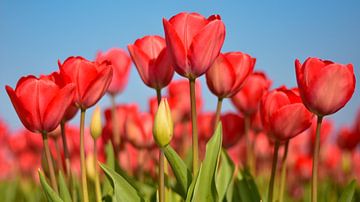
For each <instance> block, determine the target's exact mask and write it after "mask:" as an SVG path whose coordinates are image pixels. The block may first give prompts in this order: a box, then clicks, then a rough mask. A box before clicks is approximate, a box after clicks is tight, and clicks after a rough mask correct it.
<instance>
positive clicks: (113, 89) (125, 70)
mask: <svg viewBox="0 0 360 202" xmlns="http://www.w3.org/2000/svg"><path fill="white" fill-rule="evenodd" d="M96 61H97V62H98V63H99V64H101V63H103V62H104V61H110V62H111V64H112V67H113V76H112V80H111V83H110V85H109V88H108V89H107V92H108V93H110V94H112V95H115V94H118V93H121V92H122V91H123V90H124V88H125V86H126V84H127V82H128V78H129V73H130V67H131V59H130V57H129V55H128V54H127V53H126V52H125V51H124V50H123V49H121V48H112V49H110V50H108V51H107V52H105V53H103V52H98V54H97V55H96Z"/></svg>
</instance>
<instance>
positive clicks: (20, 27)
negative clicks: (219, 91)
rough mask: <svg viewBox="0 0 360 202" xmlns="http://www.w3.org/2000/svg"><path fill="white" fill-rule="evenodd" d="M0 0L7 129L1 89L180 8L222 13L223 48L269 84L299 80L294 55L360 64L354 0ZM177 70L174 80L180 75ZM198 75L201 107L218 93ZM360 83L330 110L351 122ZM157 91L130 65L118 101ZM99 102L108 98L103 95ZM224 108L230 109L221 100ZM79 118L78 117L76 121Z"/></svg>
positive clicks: (159, 30) (132, 36)
mask: <svg viewBox="0 0 360 202" xmlns="http://www.w3.org/2000/svg"><path fill="white" fill-rule="evenodd" d="M257 2H258V3H255V1H251V2H250V1H248V2H240V1H229V0H221V1H195V0H194V1H169V0H163V1H136V0H134V1H72V2H71V3H70V1H68V2H65V1H61V2H60V1H59V2H54V1H31V2H30V1H22V2H20V1H19V2H16V1H3V0H2V1H0V86H1V88H2V90H0V104H1V107H0V117H1V118H2V119H4V120H5V121H6V122H7V123H9V124H10V126H11V127H12V128H17V127H20V126H21V123H20V121H19V119H18V117H17V115H16V113H15V110H14V109H13V107H12V105H11V103H10V100H9V98H8V96H7V94H6V92H5V89H4V86H5V85H6V84H8V85H10V86H13V87H14V86H15V85H16V82H17V80H18V79H19V78H20V77H21V76H23V75H28V74H34V75H39V74H46V73H50V72H52V71H55V70H56V69H57V60H58V59H60V60H62V61H63V60H64V59H66V58H67V57H68V56H71V55H81V56H84V57H86V58H88V59H93V58H94V56H95V53H96V52H97V51H98V50H107V49H108V48H111V47H121V48H125V47H126V45H127V44H129V43H133V42H134V41H135V40H136V39H137V38H140V37H142V36H144V35H152V34H158V35H163V27H162V18H163V17H165V18H170V17H171V16H173V15H175V14H177V13H179V12H182V11H191V12H199V13H201V14H203V15H205V16H208V15H211V14H220V15H221V17H222V19H223V21H224V22H225V25H226V39H225V44H224V46H223V49H222V50H223V51H225V52H226V51H242V52H246V53H249V54H250V55H252V56H253V57H256V58H257V64H256V67H255V69H257V70H263V71H265V72H266V73H267V74H268V75H269V76H270V78H271V79H272V80H273V81H274V83H273V87H277V86H279V85H282V84H286V85H287V86H289V87H292V86H295V85H296V79H295V72H294V60H295V59H296V58H299V59H300V60H301V61H304V60H305V59H306V58H307V57H309V56H313V57H319V58H323V59H329V60H333V61H335V62H339V63H353V64H354V69H355V73H356V77H357V78H359V66H360V21H359V19H360V12H359V8H360V3H359V1H358V2H356V1H342V2H340V1H322V3H321V2H320V1H298V2H294V1H276V2H275V1H274V2H272V3H270V2H269V1H261V2H260V1H257ZM178 78H179V77H176V78H175V79H178ZM201 80H202V82H203V84H204V85H203V86H202V89H203V97H204V99H205V103H206V104H205V110H214V109H215V106H216V99H215V97H214V96H213V95H211V94H210V93H209V91H208V90H207V87H206V85H205V82H204V78H202V79H201ZM358 89H359V85H357V86H356V90H355V93H354V96H353V98H352V99H351V101H350V102H349V103H348V104H347V106H346V107H345V108H343V109H342V110H341V111H339V112H338V113H337V114H335V115H333V116H331V118H333V119H335V120H336V122H337V123H338V125H339V124H347V123H348V124H350V122H351V121H352V120H353V118H354V116H355V114H356V111H357V109H358V108H359V107H360V95H359V90H358ZM152 95H154V91H153V90H152V89H150V88H147V87H146V86H145V85H144V84H143V83H142V82H141V80H140V78H139V76H138V74H137V72H136V70H135V67H133V68H132V71H131V76H130V79H129V84H128V86H127V88H126V90H125V92H124V93H123V94H121V95H120V96H118V98H117V101H118V102H138V103H139V104H140V106H141V107H142V109H143V110H146V108H147V98H148V97H150V96H152ZM100 104H101V105H102V106H103V107H105V106H108V105H109V99H108V97H104V98H103V99H102V100H101V102H100ZM224 105H225V106H224V110H225V111H226V110H233V107H232V106H231V103H230V102H228V101H226V102H225V103H224ZM77 120H78V119H76V120H75V122H76V121H77Z"/></svg>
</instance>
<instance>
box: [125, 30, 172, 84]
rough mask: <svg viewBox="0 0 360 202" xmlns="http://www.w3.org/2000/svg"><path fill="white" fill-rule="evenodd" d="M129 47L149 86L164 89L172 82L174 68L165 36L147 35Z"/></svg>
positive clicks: (143, 78)
mask: <svg viewBox="0 0 360 202" xmlns="http://www.w3.org/2000/svg"><path fill="white" fill-rule="evenodd" d="M128 49H129V52H130V55H131V58H132V60H133V61H134V63H135V66H136V69H137V70H138V72H139V74H140V77H141V79H142V80H143V82H144V83H145V84H146V85H147V86H149V87H150V88H154V89H162V88H163V87H165V86H167V85H168V84H169V83H170V81H171V79H172V77H173V75H174V68H173V67H172V64H171V58H170V55H169V52H168V51H167V49H166V42H165V39H164V38H162V37H160V36H145V37H143V38H141V39H138V40H136V41H135V43H134V45H128Z"/></svg>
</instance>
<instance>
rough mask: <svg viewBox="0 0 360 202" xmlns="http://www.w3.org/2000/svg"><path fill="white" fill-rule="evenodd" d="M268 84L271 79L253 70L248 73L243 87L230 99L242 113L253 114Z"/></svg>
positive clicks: (268, 86)
mask: <svg viewBox="0 0 360 202" xmlns="http://www.w3.org/2000/svg"><path fill="white" fill-rule="evenodd" d="M270 85H271V81H270V80H269V79H268V78H267V77H266V75H265V74H264V73H262V72H254V73H252V74H250V75H249V77H248V79H247V80H246V81H245V83H244V85H243V87H242V88H241V89H240V91H239V92H238V93H236V94H235V95H234V96H233V97H232V98H231V101H232V103H233V104H234V106H235V107H236V109H238V110H239V111H240V112H241V113H243V114H244V115H246V116H251V115H254V114H255V113H256V112H257V110H258V108H259V105H260V101H261V98H262V96H263V95H264V94H265V93H266V91H268V89H269V88H270Z"/></svg>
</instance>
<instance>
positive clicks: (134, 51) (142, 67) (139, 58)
mask: <svg viewBox="0 0 360 202" xmlns="http://www.w3.org/2000/svg"><path fill="white" fill-rule="evenodd" d="M128 50H129V53H130V56H131V58H132V60H133V61H134V63H135V67H136V69H137V71H138V72H139V75H140V77H141V79H142V80H143V82H144V83H145V84H146V85H147V86H150V83H149V82H148V81H149V61H150V58H149V56H148V55H146V54H145V52H144V51H142V50H141V49H140V48H138V47H137V46H135V45H128Z"/></svg>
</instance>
